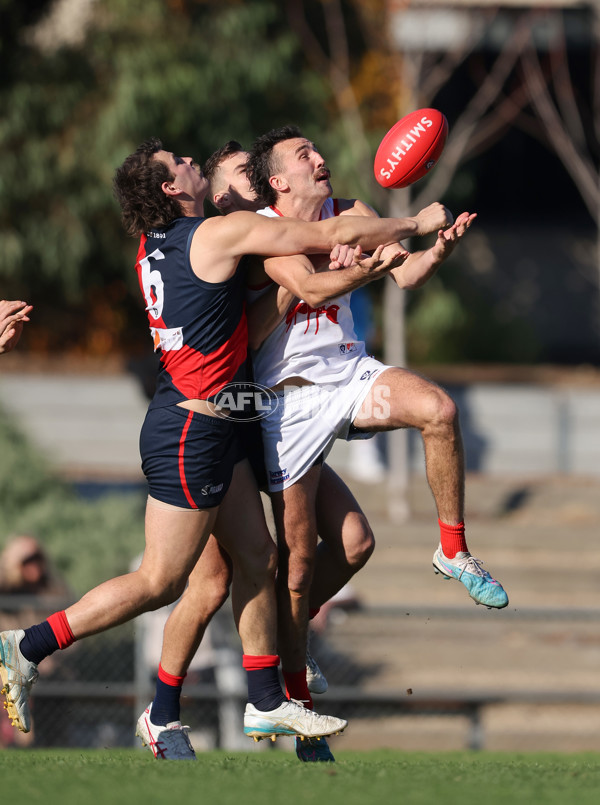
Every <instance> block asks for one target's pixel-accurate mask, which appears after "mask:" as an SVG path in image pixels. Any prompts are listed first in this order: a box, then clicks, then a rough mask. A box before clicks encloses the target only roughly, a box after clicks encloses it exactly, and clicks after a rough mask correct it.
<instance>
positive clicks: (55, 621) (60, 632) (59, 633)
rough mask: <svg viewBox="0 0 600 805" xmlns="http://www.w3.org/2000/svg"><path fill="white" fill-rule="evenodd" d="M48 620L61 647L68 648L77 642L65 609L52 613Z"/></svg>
mask: <svg viewBox="0 0 600 805" xmlns="http://www.w3.org/2000/svg"><path fill="white" fill-rule="evenodd" d="M46 620H47V622H48V624H49V626H50V628H51V629H52V632H53V633H54V637H55V638H56V642H57V643H58V647H59V648H61V649H62V648H68V647H69V646H70V645H72V644H73V643H74V642H75V636H74V635H73V632H72V631H71V627H70V626H69V621H68V620H67V616H66V615H65V611H64V609H62V610H61V611H60V612H55V613H54V615H50V617H49V618H46Z"/></svg>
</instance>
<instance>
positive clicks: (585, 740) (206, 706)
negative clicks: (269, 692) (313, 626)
mask: <svg viewBox="0 0 600 805" xmlns="http://www.w3.org/2000/svg"><path fill="white" fill-rule="evenodd" d="M17 598H23V597H20V596H19V597H17V596H13V597H3V598H0V626H2V628H7V627H8V628H12V627H14V625H15V623H16V622H18V623H19V625H20V626H27V625H29V624H30V623H34V622H37V621H39V620H41V619H42V618H43V617H45V616H46V615H48V614H49V613H50V612H52V611H55V610H56V609H58V608H61V607H64V605H65V602H64V601H48V600H44V601H40V600H38V599H35V600H30V601H27V602H25V601H23V600H16V599H17ZM41 604H43V606H42V605H41ZM479 609H480V608H474V607H473V608H471V607H470V608H468V609H467V608H456V609H448V608H445V609H435V608H415V607H413V608H411V609H406V608H401V607H388V608H385V607H380V608H373V607H371V608H366V609H358V610H357V611H356V612H350V613H346V612H343V611H340V612H338V613H337V614H336V616H335V617H332V618H331V623H330V626H329V627H328V629H327V631H326V632H324V633H320V634H313V636H312V643H311V652H312V653H313V655H314V656H315V657H316V658H317V660H318V662H319V664H320V665H321V668H322V670H323V671H324V672H325V674H326V676H327V678H328V681H329V684H330V688H329V691H328V692H327V694H325V695H324V696H323V697H316V699H317V700H316V702H315V705H316V708H317V709H320V710H321V711H323V712H327V713H330V714H332V715H339V716H343V717H344V718H347V719H348V720H349V722H350V725H349V728H348V730H347V731H346V733H345V734H344V736H342V737H340V738H337V739H334V740H335V742H336V745H337V746H338V747H340V748H356V749H365V748H369V747H382V746H389V747H391V748H398V749H423V750H426V749H431V750H436V749H464V748H470V749H475V750H476V749H483V748H485V749H501V750H515V751H523V750H544V749H551V750H556V751H581V750H588V751H597V750H598V749H600V738H599V736H598V730H597V724H598V723H599V720H598V719H599V716H600V691H599V690H598V687H597V684H596V681H595V680H596V678H597V667H598V666H597V660H598V656H599V652H600V641H599V639H598V637H597V628H596V624H597V620H598V614H599V613H598V612H596V611H595V610H584V609H578V610H570V611H565V610H547V609H545V610H535V609H529V610H525V611H521V612H516V611H506V612H505V613H504V614H503V616H502V620H501V621H497V622H496V624H495V626H494V632H495V639H494V642H493V643H492V644H490V643H489V641H488V642H486V641H485V640H484V636H485V635H486V634H487V633H489V617H490V615H488V614H487V613H485V614H484V613H481V612H480V611H479ZM494 614H495V613H494ZM167 615H168V610H161V611H159V612H158V613H150V614H147V615H144V616H142V617H140V618H138V619H137V620H136V621H135V622H133V623H130V624H126V625H124V626H121V627H118V628H116V629H113V630H111V631H109V632H107V633H105V634H102V635H97V636H94V637H90V638H87V639H85V640H82V641H81V642H80V643H75V644H74V645H73V646H72V647H71V648H70V649H69V650H67V651H65V652H56V653H55V654H54V655H52V657H50V658H48V659H47V660H46V661H44V663H43V664H42V665H41V666H40V672H41V673H40V680H39V682H38V683H37V684H36V685H35V687H34V689H33V696H32V716H33V722H34V728H33V730H32V733H31V734H30V735H26V736H25V735H22V734H21V733H18V731H17V730H14V729H13V728H11V726H10V722H9V721H8V719H2V728H1V730H0V740H1V741H2V745H4V746H34V747H88V748H90V747H97V748H103V747H116V746H123V747H126V746H133V745H135V744H136V743H138V742H137V741H136V739H135V738H134V732H135V722H136V720H137V718H138V716H139V715H140V713H141V712H142V710H143V709H144V708H145V707H146V706H147V705H148V703H149V702H150V701H151V700H152V698H153V693H154V677H155V673H156V668H157V665H158V658H159V656H160V644H161V639H162V627H163V625H164V621H165V620H166V617H167ZM245 701H246V680H245V674H244V672H243V670H242V664H241V649H240V645H239V639H238V637H237V634H236V633H235V630H234V626H233V620H232V618H231V612H230V609H229V607H228V606H227V605H226V606H225V607H224V608H223V610H222V611H220V612H219V613H218V615H217V616H216V617H215V619H214V620H213V622H212V624H211V626H210V628H209V632H208V633H207V636H206V638H205V641H203V645H202V646H201V648H200V651H199V652H198V655H197V656H196V658H195V660H194V662H193V663H192V666H191V667H190V671H189V673H188V676H187V678H186V681H185V683H184V688H183V698H182V719H183V720H184V721H185V723H187V724H190V726H191V727H192V732H191V736H192V741H193V743H194V745H195V747H196V749H197V750H198V751H202V750H205V749H212V748H218V747H220V748H225V749H244V750H252V749H260V748H267V744H268V743H269V742H263V744H261V745H256V744H253V743H252V742H250V741H249V740H248V739H247V738H246V737H245V736H244V735H243V731H242V727H243V724H242V717H243V709H244V704H245ZM269 746H270V744H269ZM277 746H282V748H286V747H285V740H284V741H279V742H278V744H277Z"/></svg>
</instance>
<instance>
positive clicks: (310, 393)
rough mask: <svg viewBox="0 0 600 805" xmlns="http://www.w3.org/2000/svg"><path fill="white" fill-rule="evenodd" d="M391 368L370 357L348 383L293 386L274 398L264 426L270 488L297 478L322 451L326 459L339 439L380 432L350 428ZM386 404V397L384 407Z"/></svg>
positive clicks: (359, 363)
mask: <svg viewBox="0 0 600 805" xmlns="http://www.w3.org/2000/svg"><path fill="white" fill-rule="evenodd" d="M389 368H390V367H389V366H386V365H385V364H383V363H381V362H380V361H378V360H376V359H375V358H371V357H369V356H364V357H362V358H360V359H358V360H357V362H356V367H355V371H354V372H353V373H352V375H351V376H350V378H349V379H347V380H345V382H341V383H327V384H315V385H312V386H296V387H294V386H291V387H289V388H286V389H285V390H284V391H280V392H277V393H276V394H275V395H274V396H273V398H272V399H271V400H269V401H268V403H267V404H268V406H269V407H270V409H271V410H270V412H269V413H268V414H267V415H266V416H265V417H264V418H263V419H261V426H262V433H263V443H264V451H265V466H266V470H267V484H268V489H269V492H277V491H279V490H281V489H286V488H287V487H288V486H291V485H292V484H294V483H296V481H298V480H299V479H300V478H302V476H303V475H304V474H305V473H306V472H307V471H308V470H309V469H310V468H311V467H312V466H313V464H315V462H316V461H317V460H318V459H319V457H320V456H323V460H325V458H326V457H327V454H328V453H329V451H330V450H331V448H332V447H333V443H334V442H335V440H336V439H352V438H369V437H370V436H373V435H374V433H368V434H365V433H358V434H356V436H354V435H351V434H350V427H351V425H352V422H353V421H354V419H355V418H356V416H357V414H358V412H359V411H360V408H361V406H362V404H363V402H364V400H365V397H366V396H367V395H368V393H369V391H370V390H371V388H372V386H373V383H374V382H375V380H376V379H377V377H378V376H379V375H380V374H381V373H382V372H384V371H385V370H386V369H389ZM385 404H386V403H385V400H384V399H382V401H381V406H382V411H383V409H384V408H385ZM388 416H389V413H388Z"/></svg>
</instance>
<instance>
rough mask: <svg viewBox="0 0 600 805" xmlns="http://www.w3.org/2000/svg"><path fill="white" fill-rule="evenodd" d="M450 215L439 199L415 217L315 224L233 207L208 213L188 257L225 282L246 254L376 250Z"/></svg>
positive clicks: (200, 270)
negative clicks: (225, 212)
mask: <svg viewBox="0 0 600 805" xmlns="http://www.w3.org/2000/svg"><path fill="white" fill-rule="evenodd" d="M451 220H452V217H451V215H450V213H449V211H448V210H447V209H446V208H445V207H444V206H443V205H442V204H438V203H436V204H432V205H430V207H428V208H427V212H426V213H425V211H421V212H420V213H419V214H418V215H416V216H414V217H413V218H370V217H363V216H361V215H340V216H337V217H335V218H328V219H326V220H324V221H316V222H311V223H307V222H305V221H299V220H296V219H294V218H266V217H264V216H262V215H257V214H256V213H252V212H234V213H231V214H230V215H227V216H226V217H224V218H217V217H215V218H208V219H207V220H205V221H204V222H203V223H202V225H201V226H199V227H198V229H197V230H196V232H195V234H194V238H193V240H192V247H191V250H190V259H191V263H192V268H193V270H194V272H195V273H196V274H197V275H198V276H199V277H201V278H202V279H204V280H206V281H208V282H222V281H224V280H225V279H228V278H229V277H230V276H232V274H233V273H234V272H235V270H236V268H237V263H238V261H239V259H240V257H241V256H242V255H244V254H258V255H264V256H268V255H272V256H284V255H294V254H318V253H324V252H325V253H328V252H330V251H331V250H332V249H333V247H334V246H335V245H336V244H337V243H344V244H347V245H350V246H357V245H358V244H360V245H361V246H362V247H363V248H365V249H373V248H376V247H377V246H378V245H379V244H380V243H384V244H385V243H395V242H397V241H399V240H401V239H402V238H405V237H411V236H412V235H422V234H428V233H429V232H435V231H437V230H438V229H439V228H440V227H445V226H447V225H448V224H449V223H450V222H451Z"/></svg>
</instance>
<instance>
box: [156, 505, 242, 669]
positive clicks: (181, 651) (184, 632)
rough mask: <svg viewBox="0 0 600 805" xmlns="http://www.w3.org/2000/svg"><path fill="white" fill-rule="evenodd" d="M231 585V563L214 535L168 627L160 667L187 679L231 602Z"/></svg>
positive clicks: (198, 562) (168, 621) (216, 525)
mask: <svg viewBox="0 0 600 805" xmlns="http://www.w3.org/2000/svg"><path fill="white" fill-rule="evenodd" d="M217 529H218V518H217V524H215V526H214V530H215V531H216V530H217ZM230 584H231V560H230V558H229V556H228V555H227V553H226V552H225V551H224V550H223V549H222V548H221V547H220V546H219V543H218V542H217V540H216V538H215V537H214V536H213V535H211V536H210V537H209V539H208V542H207V543H206V547H205V548H204V550H203V551H202V555H201V556H200V558H199V559H198V561H197V562H196V565H195V567H194V569H193V570H192V572H191V573H190V576H189V580H188V585H187V587H186V589H185V591H184V593H183V595H182V596H181V598H180V600H179V601H178V602H177V606H176V607H175V609H174V610H173V611H172V612H171V614H170V615H169V618H168V620H167V622H166V624H165V629H164V633H163V645H162V652H161V657H160V665H161V668H163V669H164V670H165V671H167V672H168V673H169V674H172V675H173V676H185V674H186V673H187V670H188V667H189V665H190V663H191V661H192V659H193V658H194V655H195V654H196V652H197V651H198V647H199V646H200V643H201V642H202V638H203V637H204V633H205V632H206V629H207V627H208V624H209V623H210V621H211V620H212V618H213V616H214V615H215V613H216V612H218V610H219V609H220V608H221V607H222V606H223V604H224V603H225V601H226V600H227V596H228V595H229V585H230Z"/></svg>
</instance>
